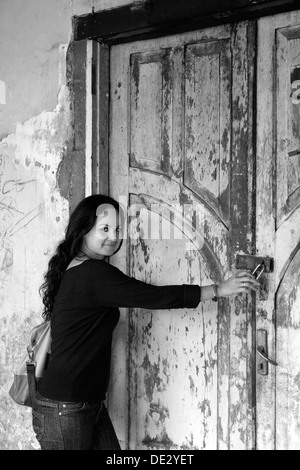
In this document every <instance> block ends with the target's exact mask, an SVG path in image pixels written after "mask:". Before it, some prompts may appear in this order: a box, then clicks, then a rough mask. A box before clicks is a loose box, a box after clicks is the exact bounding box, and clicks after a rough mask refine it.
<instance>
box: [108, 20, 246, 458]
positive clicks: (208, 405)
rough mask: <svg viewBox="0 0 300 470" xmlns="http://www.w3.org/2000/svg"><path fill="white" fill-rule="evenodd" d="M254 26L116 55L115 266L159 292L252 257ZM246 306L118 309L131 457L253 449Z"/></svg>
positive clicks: (112, 404) (121, 407)
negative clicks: (119, 236)
mask: <svg viewBox="0 0 300 470" xmlns="http://www.w3.org/2000/svg"><path fill="white" fill-rule="evenodd" d="M253 38H254V34H253V28H252V25H251V24H248V23H246V22H245V23H240V24H238V25H237V26H229V25H226V26H220V27H216V28H211V29H206V30H202V31H198V32H193V33H187V34H182V35H179V36H170V37H165V38H159V39H155V40H147V41H140V42H133V43H130V44H122V45H118V46H113V47H112V48H111V58H110V82H111V87H110V98H111V109H110V157H109V192H110V195H112V196H113V197H115V198H116V199H118V200H120V202H121V203H123V205H124V207H126V208H127V214H128V217H127V230H126V234H125V236H126V240H125V243H124V245H123V248H122V250H121V251H120V252H119V253H118V255H116V257H115V258H114V260H112V262H113V263H114V264H115V265H117V266H118V267H119V268H120V269H122V270H123V271H124V272H126V273H128V274H129V275H131V276H135V277H136V278H138V279H140V280H143V281H145V282H149V283H153V284H158V285H161V284H183V283H187V284H201V285H205V284H211V283H213V282H220V281H221V280H222V279H224V278H227V277H228V276H229V274H230V272H231V271H232V270H233V269H234V265H235V256H236V254H237V253H251V252H252V251H253V232H252V230H251V216H252V213H251V207H252V200H251V197H252V184H253V180H252V164H253V160H252V132H253V129H252V85H253V57H252V55H253V52H254V46H253V44H254V41H253ZM251 302H252V301H251V298H247V297H246V296H243V295H242V296H238V297H236V298H235V299H230V300H221V301H220V302H219V303H214V302H212V301H208V302H206V303H201V304H200V305H199V307H198V308H196V309H192V310H184V309H181V310H177V311H174V310H167V311H148V310H141V309H130V310H125V309H121V320H120V323H119V326H118V329H117V331H116V334H115V338H114V345H113V362H112V375H111V385H110V391H109V399H108V404H109V409H110V413H111V416H112V419H113V422H114V424H115V426H116V429H117V433H118V437H119V439H120V440H121V444H122V448H123V449H126V448H129V449H250V448H252V447H253V445H254V416H253V394H252V383H253V381H252V375H251V374H252V370H253V368H252V361H253V353H252V334H253V331H252V303H251Z"/></svg>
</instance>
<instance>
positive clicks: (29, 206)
mask: <svg viewBox="0 0 300 470" xmlns="http://www.w3.org/2000/svg"><path fill="white" fill-rule="evenodd" d="M128 3H131V2H129V1H128V0H94V1H93V0H84V1H82V0H72V1H70V0H51V1H50V0H26V2H24V0H1V7H0V9H1V15H0V56H1V63H0V81H1V83H3V84H4V85H3V86H2V89H4V90H5V91H4V93H5V96H2V99H0V449H1V450H35V449H38V448H39V446H38V443H37V441H36V439H35V436H34V433H33V431H32V427H31V409H29V408H26V407H21V406H18V405H16V404H15V403H14V402H13V401H12V400H11V399H10V397H9V395H8V390H9V387H10V385H11V381H12V372H13V369H14V367H15V366H16V365H17V364H18V362H19V360H20V357H21V356H22V355H23V353H24V348H25V346H26V343H27V340H28V334H29V331H30V329H31V327H33V326H34V325H35V324H37V323H38V322H40V321H41V320H42V319H41V311H42V302H41V298H40V296H39V294H38V289H39V286H40V285H41V283H42V280H43V279H42V277H43V274H44V272H45V269H46V267H47V263H48V260H49V258H50V256H51V255H52V253H53V250H54V248H55V246H56V244H57V243H58V241H59V240H60V239H61V238H62V237H63V235H64V230H65V227H66V223H67V220H68V216H69V207H70V204H69V201H68V199H67V195H66V191H65V190H62V189H61V186H68V182H66V181H64V180H63V176H61V175H60V178H58V170H59V168H60V164H61V162H62V160H63V158H64V157H65V156H66V154H67V153H68V150H69V148H70V145H71V144H72V139H73V136H72V109H71V108H72V107H71V96H70V90H69V88H68V86H67V84H66V52H67V48H68V44H69V42H70V41H71V40H72V31H71V20H72V16H73V15H80V14H86V13H89V12H91V11H92V8H94V10H95V11H98V10H101V9H106V8H114V7H118V6H121V5H124V4H128ZM67 175H68V172H66V177H67ZM73 190H74V188H73ZM75 190H76V188H75Z"/></svg>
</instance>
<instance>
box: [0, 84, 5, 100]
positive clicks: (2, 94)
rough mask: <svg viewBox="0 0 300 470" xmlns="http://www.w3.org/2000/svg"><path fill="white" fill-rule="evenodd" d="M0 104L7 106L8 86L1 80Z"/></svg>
mask: <svg viewBox="0 0 300 470" xmlns="http://www.w3.org/2000/svg"><path fill="white" fill-rule="evenodd" d="M0 104H6V85H5V82H3V81H2V80H0Z"/></svg>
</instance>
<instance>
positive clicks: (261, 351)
mask: <svg viewBox="0 0 300 470" xmlns="http://www.w3.org/2000/svg"><path fill="white" fill-rule="evenodd" d="M256 352H257V354H258V355H259V356H260V357H262V358H263V359H264V360H265V361H267V362H268V363H269V364H272V366H278V364H277V362H274V361H272V360H271V359H269V358H268V357H267V356H266V355H265V354H264V348H263V347H262V346H258V347H257V348H256Z"/></svg>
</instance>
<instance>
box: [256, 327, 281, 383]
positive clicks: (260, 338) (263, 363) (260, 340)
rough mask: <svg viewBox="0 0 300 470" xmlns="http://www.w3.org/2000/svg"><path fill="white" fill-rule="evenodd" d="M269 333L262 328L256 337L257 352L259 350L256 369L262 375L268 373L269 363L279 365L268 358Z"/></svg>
mask: <svg viewBox="0 0 300 470" xmlns="http://www.w3.org/2000/svg"><path fill="white" fill-rule="evenodd" d="M267 338H268V335H267V331H266V330H263V329H260V330H257V338H256V352H257V355H258V357H257V361H256V369H257V373H258V374H260V375H268V373H269V370H268V364H271V365H272V366H278V364H277V362H275V361H272V360H271V359H269V358H268V340H267Z"/></svg>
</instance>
